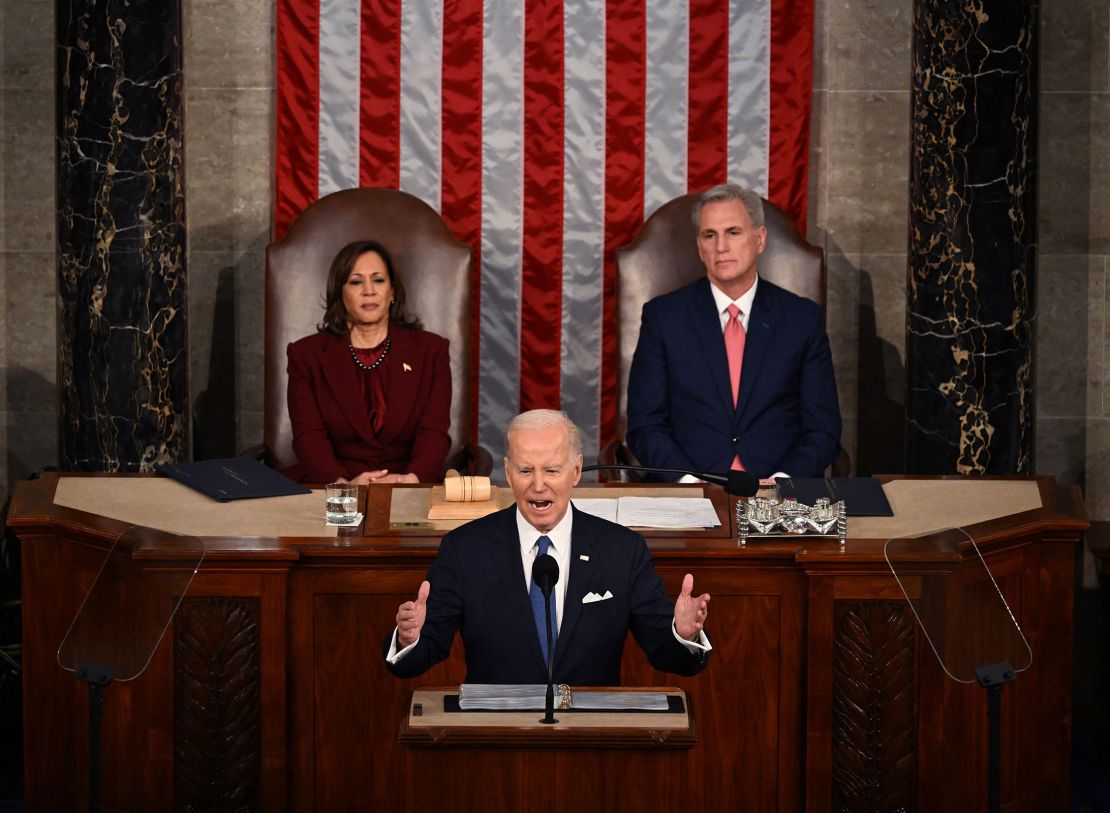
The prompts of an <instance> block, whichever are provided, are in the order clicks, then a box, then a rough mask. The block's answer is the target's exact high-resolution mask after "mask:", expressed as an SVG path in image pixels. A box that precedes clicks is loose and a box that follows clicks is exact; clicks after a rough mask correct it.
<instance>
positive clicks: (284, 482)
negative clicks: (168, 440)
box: [158, 457, 312, 502]
mask: <svg viewBox="0 0 1110 813" xmlns="http://www.w3.org/2000/svg"><path fill="white" fill-rule="evenodd" d="M158 471H159V473H161V474H164V475H166V476H167V477H172V478H173V479H174V480H177V481H178V482H179V483H184V484H185V485H187V486H189V487H190V488H195V489H196V490H197V491H199V492H201V493H202V494H207V495H208V496H209V497H211V498H212V499H214V500H219V501H220V502H230V501H232V500H253V499H257V498H258V497H286V496H289V495H290V494H309V493H311V492H312V489H310V488H307V487H305V486H302V485H301V484H300V483H295V482H293V481H292V480H290V479H289V478H288V477H286V476H285V475H284V474H282V473H281V472H278V471H275V470H274V469H271V468H269V467H268V466H265V465H263V464H262V463H260V462H258V461H257V460H254V459H252V458H249V457H226V458H219V459H216V460H198V461H197V462H196V463H166V464H163V465H161V466H158Z"/></svg>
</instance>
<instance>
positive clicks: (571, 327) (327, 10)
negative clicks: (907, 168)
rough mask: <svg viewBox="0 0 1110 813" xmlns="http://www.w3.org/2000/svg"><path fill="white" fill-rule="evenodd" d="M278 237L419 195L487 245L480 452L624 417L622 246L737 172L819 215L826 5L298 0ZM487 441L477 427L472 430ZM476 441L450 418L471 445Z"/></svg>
mask: <svg viewBox="0 0 1110 813" xmlns="http://www.w3.org/2000/svg"><path fill="white" fill-rule="evenodd" d="M277 12H278V16H277V88H278V99H277V126H276V190H275V191H276V205H275V218H276V223H275V231H276V234H277V236H279V237H280V236H281V235H282V234H283V233H284V232H285V230H286V229H287V228H288V226H289V225H290V224H291V223H292V221H293V220H294V219H295V218H296V216H297V215H298V214H299V213H300V212H301V210H303V209H304V208H305V207H306V206H307V205H308V204H309V203H311V202H312V201H314V200H316V199H317V198H318V197H320V196H322V195H326V194H328V193H330V192H334V191H337V190H340V189H345V188H349V187H356V186H379V187H393V188H399V189H402V190H404V191H406V192H409V193H411V194H414V195H416V196H418V197H420V198H422V199H423V200H424V201H426V202H427V203H429V204H430V205H431V206H432V207H433V208H435V209H437V210H438V211H439V212H440V214H441V215H442V216H443V218H444V220H445V221H446V222H447V224H448V226H449V227H450V228H451V229H452V230H453V231H454V233H455V235H456V236H457V237H458V238H459V239H460V240H462V241H464V242H466V243H469V244H470V245H471V246H472V247H473V248H474V259H475V262H474V268H473V273H474V274H475V281H476V283H477V285H476V286H475V287H476V290H478V291H479V292H480V295H479V301H478V302H476V303H475V314H474V317H475V318H474V325H475V331H476V337H477V339H478V342H477V343H476V347H477V348H480V349H479V350H477V351H476V352H477V354H478V355H477V357H476V364H475V365H474V368H475V371H476V378H477V380H476V381H474V382H473V384H474V387H473V388H472V390H473V391H474V392H475V393H476V396H475V397H476V398H477V407H478V410H477V412H478V415H479V416H480V418H479V425H478V427H477V432H478V440H479V442H480V443H481V444H482V445H484V446H485V447H486V448H488V449H489V450H490V451H491V452H492V453H493V454H494V459H495V460H499V459H500V454H501V452H502V450H501V445H502V441H501V434H502V432H503V430H504V426H505V424H506V423H507V422H508V421H509V419H510V418H511V417H512V416H513V415H515V414H516V413H517V412H518V411H520V410H522V409H530V408H534V407H561V408H563V409H565V410H566V411H567V412H568V414H569V415H570V416H571V418H573V419H574V420H575V422H576V423H578V425H579V426H580V427H582V430H583V435H584V442H585V450H584V451H585V454H586V456H587V457H591V456H593V455H594V454H596V450H597V449H598V447H599V445H600V444H604V443H605V442H607V441H608V440H610V439H611V436H612V434H613V431H614V428H615V425H616V399H617V393H616V383H615V382H616V370H615V364H616V352H615V351H616V332H615V314H616V309H615V302H614V290H615V264H614V259H613V258H614V252H615V250H616V249H617V248H619V247H620V246H622V245H624V244H625V243H627V242H629V241H630V240H631V239H632V237H634V236H635V234H636V232H637V230H638V228H639V226H640V224H641V223H642V222H643V220H644V218H645V217H647V216H648V215H650V214H651V213H652V212H653V211H654V210H655V209H656V208H657V207H658V206H660V205H661V204H663V203H665V202H666V201H668V200H670V199H671V198H673V197H676V196H678V195H681V194H684V193H686V192H687V191H688V190H695V189H701V188H704V187H707V186H711V185H713V184H716V183H720V182H723V181H725V180H731V181H736V182H738V183H741V184H743V185H745V186H748V187H750V188H753V189H756V190H759V191H760V192H761V193H762V194H764V195H765V196H766V197H768V198H769V199H770V200H772V201H773V202H775V203H777V204H778V205H779V206H781V207H782V208H784V209H785V210H786V211H787V212H788V213H790V214H791V215H792V216H793V217H794V219H795V221H796V222H798V223H799V224H800V225H804V219H805V206H806V200H805V196H806V172H807V153H808V139H809V117H810V97H811V91H812V39H813V4H812V0H635V1H634V2H624V0H278V5H277ZM471 429H472V428H471ZM463 431H464V429H463V428H461V427H452V432H453V433H454V434H456V435H459V434H461V433H462V432H463Z"/></svg>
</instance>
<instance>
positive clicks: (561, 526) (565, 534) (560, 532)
mask: <svg viewBox="0 0 1110 813" xmlns="http://www.w3.org/2000/svg"><path fill="white" fill-rule="evenodd" d="M573 525H574V508H573V507H571V505H570V503H567V512H566V514H564V515H563V518H562V519H561V520H559V522H558V524H557V525H556V526H555V527H554V528H552V529H551V530H550V531H548V532H547V533H546V534H544V533H543V531H537V530H536V529H535V528H533V527H532V526H531V525H529V524H528V520H526V519H525V518H524V516H523V515H522V514H521V513H520V508H517V509H516V531H517V536H518V537H519V538H520V550H521V553H523V554H526V553H529V552H530V551H531V550H532V548H534V547H535V546H536V540H537V539H539V538H540V537H541V536H546V537H547V538H548V539H550V540H551V545H552V546H553V547H554V548H555V550H557V551H559V552H560V553H565V552H566V551H568V550H570V534H571V527H572V526H573Z"/></svg>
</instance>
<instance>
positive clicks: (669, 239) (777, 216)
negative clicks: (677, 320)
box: [617, 193, 825, 440]
mask: <svg viewBox="0 0 1110 813" xmlns="http://www.w3.org/2000/svg"><path fill="white" fill-rule="evenodd" d="M698 194H700V193H692V194H689V195H683V196H682V197H680V198H675V199H674V200H672V201H670V202H668V203H666V204H664V205H663V206H661V207H659V208H658V209H657V210H656V211H655V212H654V213H653V214H652V215H651V217H649V218H648V219H647V220H646V221H645V222H644V225H643V227H642V228H641V229H640V233H639V234H638V235H636V239H634V240H633V241H632V242H631V243H629V244H628V245H627V246H625V247H624V248H621V249H618V250H617V302H618V303H619V304H618V308H619V313H618V334H617V353H618V359H617V360H618V364H617V369H618V381H617V386H618V387H619V390H618V392H617V407H618V409H617V416H618V417H617V422H618V426H617V437H618V438H621V439H622V440H623V438H624V435H625V431H626V430H627V428H628V424H627V415H628V371H629V368H630V367H631V366H632V353H633V352H634V351H635V350H636V342H637V340H638V339H639V338H640V316H641V312H642V311H643V307H644V303H646V302H647V301H648V300H650V299H653V298H654V297H657V296H659V295H660V294H665V293H667V292H669V291H673V290H675V289H676V288H680V287H682V286H683V285H686V284H687V283H690V282H693V281H694V280H696V279H699V278H700V277H703V276H705V265H703V264H702V261H701V259H700V258H699V257H698V246H697V241H696V237H697V229H696V228H695V227H694V224H693V221H691V219H690V218H691V215H692V212H693V208H694V201H695V200H697V197H698ZM763 220H764V225H765V226H766V227H767V247H766V248H765V249H764V251H763V253H762V254H761V255H759V265H758V267H759V276H760V277H761V278H762V279H766V280H770V281H771V282H773V283H775V284H776V285H778V286H780V287H782V288H785V289H786V290H788V291H791V292H793V293H795V294H798V296H804V297H806V298H807V299H812V300H813V301H814V302H816V303H817V304H818V305H820V306H821V307H822V308H823V307H825V253H824V252H823V251H822V250H821V249H820V248H818V247H817V246H814V245H811V244H810V243H807V242H806V241H805V239H804V238H803V237H802V235H801V234H799V233H798V230H797V229H796V228H794V224H793V223H792V222H791V221H790V218H788V217H787V216H786V214H785V213H784V212H783V211H782V210H781V209H779V208H778V207H777V206H775V205H774V204H772V203H770V202H769V201H767V200H764V201H763Z"/></svg>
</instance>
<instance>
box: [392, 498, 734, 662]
mask: <svg viewBox="0 0 1110 813" xmlns="http://www.w3.org/2000/svg"><path fill="white" fill-rule="evenodd" d="M573 525H574V511H573V510H572V509H571V507H570V506H569V505H568V506H567V513H566V515H565V516H564V517H563V518H562V519H561V520H559V522H558V523H557V524H556V525H555V527H554V528H552V529H551V530H550V531H548V532H547V534H546V536H547V538H548V539H550V540H551V546H550V547H549V548H548V550H547V553H548V555H549V556H553V557H554V558H555V561H556V562H557V563H558V564H559V581H557V582H556V583H555V587H554V589H553V590H552V591H551V595H552V597H554V598H555V622H556V626H557V627H561V626H562V625H563V605H564V604H566V595H567V582H569V581H570V541H571V530H572V527H573ZM516 530H517V536H518V537H519V542H520V562H521V565H522V568H523V577H524V590H525V592H528V591H530V590H531V589H532V563H533V562H534V561H536V555H537V553H538V552H539V538H540V537H541V536H544V535H545V534H543V533H542V532H541V531H537V530H536V529H535V528H533V527H532V526H531V525H529V524H528V521H527V520H525V519H524V516H523V515H522V514H521V513H520V509H519V508H518V509H517V511H516ZM699 595H700V594H699ZM671 634H672V635H674V637H675V640H676V641H678V642H679V643H681V644H682V645H683V646H685V647H686V648H687V649H688V650H690V651H691V652H708V651H710V650H711V649H713V645H712V644H711V643H709V638H707V637H706V635H705V633H704V632H703V631H699V632H698V639H697V640H696V641H687V640H686V639H685V638H683V637H682V636H681V635H679V634H678V630H677V629H676V628H675V625H674V619H673V618H672V619H671ZM419 641H420V639H419V638H417V639H416V640H415V641H413V642H412V643H411V644H409V645H408V646H407V647H405V648H404V649H401V650H398V649H397V629H396V627H395V628H394V629H393V640H392V641H391V642H390V644H389V654H388V655H386V660H387V661H389V662H390V663H397V661H399V660H401V658H403V657H405V655H407V654H408V653H409V651H410V650H411V649H412V648H413V647H414V646H416V644H417V643H418V642H419Z"/></svg>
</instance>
